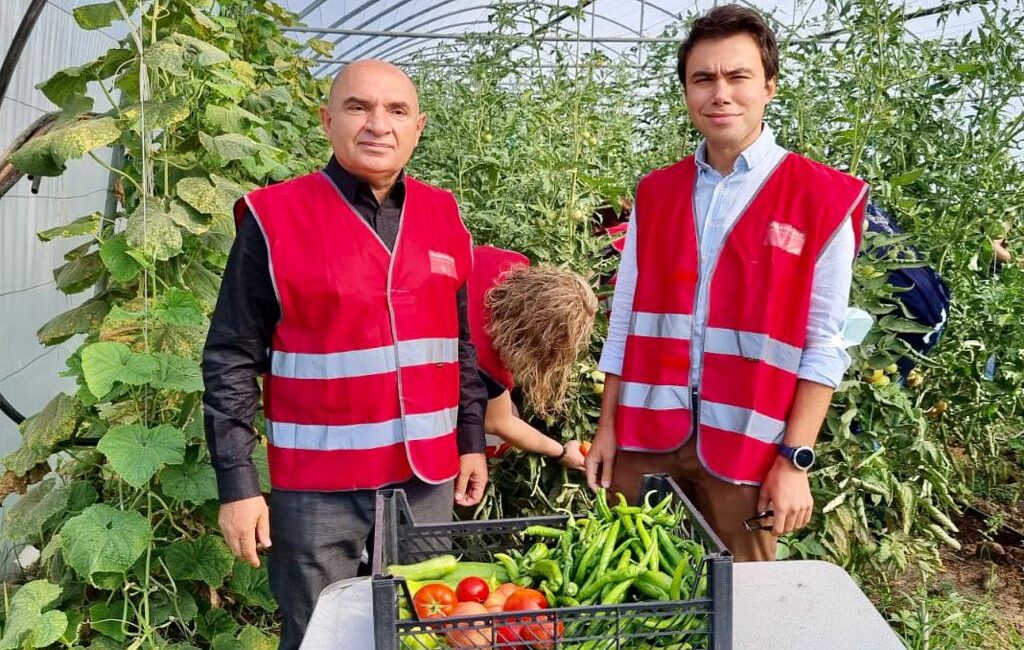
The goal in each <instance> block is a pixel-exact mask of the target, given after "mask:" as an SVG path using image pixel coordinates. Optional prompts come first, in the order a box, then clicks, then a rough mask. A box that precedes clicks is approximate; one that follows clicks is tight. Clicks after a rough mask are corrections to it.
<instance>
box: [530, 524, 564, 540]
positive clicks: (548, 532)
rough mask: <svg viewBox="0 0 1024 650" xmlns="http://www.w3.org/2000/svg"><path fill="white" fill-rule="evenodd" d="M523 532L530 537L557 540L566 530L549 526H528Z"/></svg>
mask: <svg viewBox="0 0 1024 650" xmlns="http://www.w3.org/2000/svg"><path fill="white" fill-rule="evenodd" d="M523 532H524V533H526V534H527V535H529V536H532V537H547V538H549V539H557V540H561V539H562V537H563V536H565V534H566V531H564V530H561V529H560V528H552V527H551V526H528V527H527V528H526V530H524V531H523Z"/></svg>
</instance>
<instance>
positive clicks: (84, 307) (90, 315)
mask: <svg viewBox="0 0 1024 650" xmlns="http://www.w3.org/2000/svg"><path fill="white" fill-rule="evenodd" d="M108 311H110V304H109V303H108V302H107V301H106V300H105V299H104V298H103V297H101V296H97V297H95V298H90V299H88V300H86V301H85V302H83V303H82V304H81V305H79V306H77V307H75V308H74V309H70V310H68V311H66V312H64V313H63V314H58V315H57V316H54V317H53V318H51V319H50V320H48V321H47V322H46V323H45V324H44V325H43V326H42V327H40V328H39V331H37V332H36V338H38V339H39V342H40V343H42V344H43V345H57V344H58V343H61V342H63V341H66V340H68V339H69V338H71V337H72V336H74V335H75V334H84V333H86V332H88V331H91V330H92V329H93V328H95V327H96V326H98V325H99V324H100V323H101V322H102V321H103V317H104V316H106V315H107V312H108Z"/></svg>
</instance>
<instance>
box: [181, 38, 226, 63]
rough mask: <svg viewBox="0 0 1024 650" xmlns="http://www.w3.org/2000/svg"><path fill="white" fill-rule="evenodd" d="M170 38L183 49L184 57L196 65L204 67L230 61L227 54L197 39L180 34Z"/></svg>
mask: <svg viewBox="0 0 1024 650" xmlns="http://www.w3.org/2000/svg"><path fill="white" fill-rule="evenodd" d="M172 38H173V39H174V40H175V41H176V42H177V43H178V44H179V45H181V46H182V47H183V48H184V49H185V54H186V56H188V57H189V58H190V59H191V60H192V61H195V63H196V64H197V65H200V66H204V67H205V66H208V65H216V64H218V63H225V62H227V61H230V60H231V57H230V56H229V55H228V53H227V52H225V51H224V50H222V49H220V48H219V47H217V46H215V45H211V44H210V43H207V42H206V41H201V40H199V39H198V38H195V37H192V36H188V35H186V34H181V33H178V34H175V35H174V36H173V37H172Z"/></svg>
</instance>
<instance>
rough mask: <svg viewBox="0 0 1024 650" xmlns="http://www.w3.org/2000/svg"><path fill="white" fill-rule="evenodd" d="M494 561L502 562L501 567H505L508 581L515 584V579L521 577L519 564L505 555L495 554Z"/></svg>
mask: <svg viewBox="0 0 1024 650" xmlns="http://www.w3.org/2000/svg"><path fill="white" fill-rule="evenodd" d="M494 559H495V560H497V561H498V562H500V563H501V566H503V567H505V571H506V572H507V573H508V579H509V580H510V581H512V582H515V579H516V578H518V577H519V563H518V562H516V561H515V560H514V559H512V557H511V556H509V555H507V554H505V553H495V554H494Z"/></svg>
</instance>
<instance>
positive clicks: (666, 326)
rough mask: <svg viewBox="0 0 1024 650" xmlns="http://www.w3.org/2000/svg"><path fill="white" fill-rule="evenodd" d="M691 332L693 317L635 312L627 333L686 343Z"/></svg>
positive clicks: (688, 315)
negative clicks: (678, 340)
mask: <svg viewBox="0 0 1024 650" xmlns="http://www.w3.org/2000/svg"><path fill="white" fill-rule="evenodd" d="M692 331H693V316H691V315H690V314H656V313H652V312H642V311H635V312H633V317H632V319H631V320H630V324H629V333H630V334H633V335H635V336H652V337H658V338H666V339H680V340H683V341H688V340H690V333H691V332H692Z"/></svg>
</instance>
